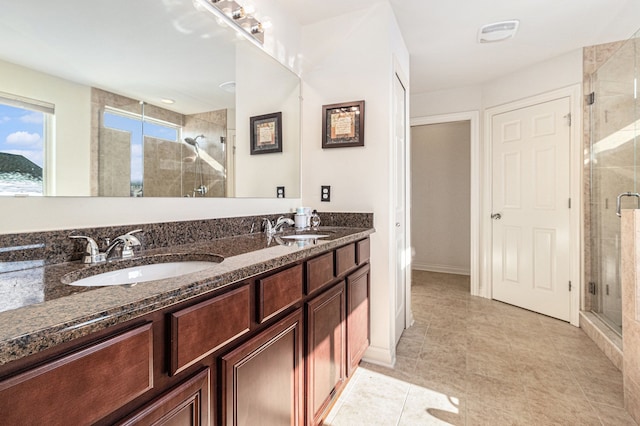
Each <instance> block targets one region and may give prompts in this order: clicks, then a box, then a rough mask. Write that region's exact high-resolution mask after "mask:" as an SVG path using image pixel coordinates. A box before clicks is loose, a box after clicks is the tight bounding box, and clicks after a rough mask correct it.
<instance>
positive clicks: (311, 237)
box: [280, 234, 328, 240]
mask: <svg viewBox="0 0 640 426" xmlns="http://www.w3.org/2000/svg"><path fill="white" fill-rule="evenodd" d="M325 237H328V235H323V234H296V235H283V236H282V237H280V238H282V239H284V240H315V239H316V238H325Z"/></svg>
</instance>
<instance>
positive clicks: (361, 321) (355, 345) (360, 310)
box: [347, 265, 369, 377]
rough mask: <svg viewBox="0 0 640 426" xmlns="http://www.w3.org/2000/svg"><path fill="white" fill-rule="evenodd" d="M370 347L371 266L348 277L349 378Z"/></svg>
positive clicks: (366, 266) (364, 267)
mask: <svg viewBox="0 0 640 426" xmlns="http://www.w3.org/2000/svg"><path fill="white" fill-rule="evenodd" d="M368 347H369V265H365V266H363V267H362V268H360V269H358V270H357V271H356V272H354V273H353V274H351V275H349V276H348V277H347V360H348V361H347V367H348V369H349V371H348V374H349V377H350V376H351V373H353V370H355V369H356V367H357V366H358V363H359V362H360V360H361V359H362V356H363V355H364V352H365V351H366V350H367V348H368Z"/></svg>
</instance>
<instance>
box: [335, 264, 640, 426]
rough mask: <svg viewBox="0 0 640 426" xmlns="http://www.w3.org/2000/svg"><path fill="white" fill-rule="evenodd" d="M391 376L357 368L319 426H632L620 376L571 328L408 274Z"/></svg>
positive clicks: (462, 282)
mask: <svg viewBox="0 0 640 426" xmlns="http://www.w3.org/2000/svg"><path fill="white" fill-rule="evenodd" d="M412 300H413V302H412V303H413V314H414V317H415V324H414V326H413V327H411V328H409V329H408V330H405V332H404V334H403V335H402V338H401V339H400V342H399V344H398V348H397V363H396V366H395V368H394V369H389V368H384V367H380V366H376V365H373V364H369V363H366V362H363V363H362V364H361V365H360V368H359V369H358V370H357V372H356V374H355V375H354V377H353V378H352V379H351V381H350V382H349V384H348V386H347V387H346V389H345V390H344V392H343V394H342V395H341V397H340V399H339V400H338V401H337V403H336V405H335V406H334V408H333V410H332V411H331V412H330V413H329V416H328V417H327V419H326V421H325V425H330V426H341V425H345V426H346V425H348V426H354V425H385V426H386V425H412V426H413V425H447V424H452V425H469V426H475V425H491V426H494V425H536V426H537V425H580V426H582V425H612V426H613V425H615V426H622V425H636V423H635V422H634V421H633V419H632V418H631V417H630V416H629V415H628V414H627V413H626V411H625V410H624V408H623V394H622V374H621V373H620V371H619V370H617V369H616V368H615V367H614V366H613V364H611V362H610V361H609V360H608V359H607V358H606V357H605V355H604V354H603V353H602V352H600V350H599V349H598V348H597V346H596V345H595V344H594V343H593V342H592V341H591V339H589V337H587V335H586V334H585V333H584V332H583V331H582V330H580V329H579V328H576V327H573V326H571V325H569V324H567V323H564V322H561V321H559V320H555V319H552V318H549V317H546V316H543V315H539V314H535V313H532V312H530V311H526V310H523V309H520V308H516V307H513V306H510V305H507V304H504V303H501V302H496V301H492V300H487V299H482V298H478V297H473V296H470V294H469V278H468V277H467V276H461V275H449V274H440V273H433V272H425V271H413V282H412Z"/></svg>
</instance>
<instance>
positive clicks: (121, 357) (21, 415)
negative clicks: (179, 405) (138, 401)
mask: <svg viewBox="0 0 640 426" xmlns="http://www.w3.org/2000/svg"><path fill="white" fill-rule="evenodd" d="M152 387H153V333H152V326H151V324H145V325H143V326H140V327H137V328H135V329H133V330H130V331H127V332H125V333H122V334H120V335H118V336H115V337H112V338H110V339H108V340H105V341H103V342H100V343H97V344H95V345H93V346H90V347H88V348H86V349H83V350H80V351H78V352H75V353H72V354H70V355H67V356H65V357H63V358H60V359H58V360H55V361H52V362H49V363H47V364H44V365H42V366H40V367H37V368H34V369H33V370H29V371H27V372H25V373H22V374H20V375H18V376H16V377H12V378H10V379H7V380H4V381H3V382H1V383H0V413H2V420H1V422H2V423H3V424H8V425H19V424H40V425H74V424H91V423H94V422H95V421H97V420H99V419H101V418H103V417H104V416H106V415H107V414H109V413H111V412H113V411H115V410H117V409H118V408H120V407H121V406H123V405H125V404H126V403H128V402H130V401H132V400H133V399H135V398H136V397H138V396H140V395H142V394H143V393H145V392H146V391H148V390H149V389H151V388H152Z"/></svg>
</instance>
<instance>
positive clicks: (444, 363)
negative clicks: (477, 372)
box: [417, 344, 467, 371]
mask: <svg viewBox="0 0 640 426" xmlns="http://www.w3.org/2000/svg"><path fill="white" fill-rule="evenodd" d="M419 365H423V366H429V367H430V368H434V369H440V368H443V369H448V370H460V371H466V370H467V356H466V351H464V350H457V349H456V348H452V347H449V346H446V345H431V344H425V345H423V346H422V351H421V352H420V358H419V359H418V361H417V366H419Z"/></svg>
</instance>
